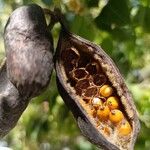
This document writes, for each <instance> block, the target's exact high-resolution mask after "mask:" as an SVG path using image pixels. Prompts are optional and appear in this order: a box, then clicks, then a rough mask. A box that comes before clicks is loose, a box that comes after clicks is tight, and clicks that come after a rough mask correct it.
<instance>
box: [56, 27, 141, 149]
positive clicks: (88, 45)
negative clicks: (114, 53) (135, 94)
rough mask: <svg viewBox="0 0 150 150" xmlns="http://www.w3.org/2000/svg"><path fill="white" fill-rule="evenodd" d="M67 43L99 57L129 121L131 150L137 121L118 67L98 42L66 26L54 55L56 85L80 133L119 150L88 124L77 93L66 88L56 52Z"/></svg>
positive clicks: (58, 55)
mask: <svg viewBox="0 0 150 150" xmlns="http://www.w3.org/2000/svg"><path fill="white" fill-rule="evenodd" d="M67 45H71V46H74V47H76V48H77V49H78V50H79V49H80V50H81V49H82V50H83V51H87V52H88V53H90V54H91V55H92V56H93V57H94V58H95V59H97V60H98V61H99V63H100V65H101V66H102V67H103V69H104V70H105V73H106V75H107V77H108V78H109V80H110V82H111V83H112V85H113V86H114V87H115V89H116V91H117V94H118V95H119V97H120V98H121V103H122V105H123V106H124V108H125V110H126V113H127V115H128V118H129V119H130V121H131V123H132V128H133V133H132V137H131V143H130V148H129V150H133V148H134V144H135V141H136V138H137V135H138V133H139V130H140V124H139V120H138V116H137V112H136V108H135V105H134V103H133V100H132V96H131V94H130V92H129V91H128V88H127V86H126V85H125V83H124V80H123V78H122V76H121V74H120V72H119V70H118V68H117V67H116V65H115V64H114V62H113V61H112V59H111V58H110V57H109V56H108V55H107V54H106V53H105V52H104V51H103V49H102V48H101V47H100V46H98V45H96V44H93V43H92V42H90V41H88V40H85V39H83V38H81V37H79V36H77V35H75V34H72V33H70V32H69V31H67V30H66V29H62V31H61V33H60V37H59V41H58V45H57V50H56V55H55V69H56V74H57V86H58V90H59V93H60V95H61V96H62V98H63V100H64V102H65V103H66V105H67V106H68V107H69V109H70V110H71V111H72V113H73V115H74V117H75V119H76V121H77V124H78V127H79V128H80V130H81V132H82V134H83V135H84V136H85V137H87V138H88V140H89V141H91V142H92V143H94V144H96V145H97V146H98V147H101V148H103V149H105V150H119V148H118V147H117V146H116V145H114V144H112V143H110V142H109V141H108V140H107V139H106V138H105V137H104V136H103V135H102V134H101V133H100V132H99V131H98V130H97V128H96V127H95V126H94V125H93V124H92V122H91V121H90V118H89V117H88V115H87V113H86V112H85V110H84V108H83V107H82V106H81V105H80V103H79V101H78V99H79V98H80V97H79V96H77V95H76V94H75V91H74V90H73V89H71V88H70V85H69V83H67V82H66V81H65V78H67V77H65V73H64V70H63V69H62V68H63V66H62V61H61V56H60V54H61V52H62V51H63V49H65V47H67ZM68 63H69V62H68Z"/></svg>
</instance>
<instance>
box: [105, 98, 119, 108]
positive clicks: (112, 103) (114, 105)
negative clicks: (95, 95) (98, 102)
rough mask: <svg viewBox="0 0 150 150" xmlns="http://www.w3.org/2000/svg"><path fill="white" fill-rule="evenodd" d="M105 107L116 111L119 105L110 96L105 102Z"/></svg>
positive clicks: (115, 99) (116, 100)
mask: <svg viewBox="0 0 150 150" xmlns="http://www.w3.org/2000/svg"><path fill="white" fill-rule="evenodd" d="M106 104H107V106H108V107H109V109H111V110H112V109H118V108H119V103H118V99H117V97H114V96H111V97H109V98H108V99H107V101H106Z"/></svg>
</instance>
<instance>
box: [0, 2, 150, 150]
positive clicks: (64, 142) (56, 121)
mask: <svg viewBox="0 0 150 150" xmlns="http://www.w3.org/2000/svg"><path fill="white" fill-rule="evenodd" d="M29 3H37V4H39V5H40V6H42V7H45V8H49V9H51V10H53V8H54V7H55V6H56V7H59V8H61V10H62V12H63V13H64V15H65V19H66V24H67V25H68V27H69V28H70V31H72V32H74V33H76V34H78V35H80V36H82V37H84V38H86V39H88V40H90V41H92V42H94V43H96V44H98V45H101V47H102V48H103V49H104V50H105V51H106V52H107V53H108V54H109V55H110V56H111V58H112V59H113V60H114V61H115V63H116V64H117V66H118V67H119V69H120V71H121V73H122V75H123V76H124V78H125V81H126V83H127V85H128V87H129V89H130V91H131V92H132V94H133V97H134V101H135V105H136V107H137V110H138V113H139V118H140V122H141V131H140V134H139V137H138V139H137V142H136V145H135V150H150V0H0V62H1V61H2V59H3V58H4V56H5V51H4V44H3V42H4V41H3V32H4V26H5V24H6V21H7V19H8V17H9V15H10V14H11V12H12V11H13V10H14V9H15V8H17V7H19V6H21V5H24V4H29ZM48 19H49V18H48ZM59 31H60V25H59V24H56V25H55V27H54V28H53V30H52V34H53V37H54V44H55V47H56V45H57V41H58V37H59ZM0 145H3V146H8V147H10V148H11V149H13V150H31V149H33V150H98V148H96V147H95V146H94V145H92V144H91V143H89V142H88V141H87V140H86V139H85V138H84V137H83V136H82V135H81V133H80V131H79V129H78V127H77V126H76V123H75V120H74V118H73V116H72V114H71V112H70V111H69V110H68V108H67V107H66V106H65V104H64V102H63V100H62V99H61V97H60V95H59V93H58V91H57V87H56V83H55V71H53V76H52V79H51V83H50V86H49V88H48V89H47V90H46V91H45V92H44V93H43V94H42V95H40V96H39V97H37V98H35V99H33V100H32V101H31V103H30V104H29V106H28V108H27V109H26V110H25V112H24V113H23V115H22V117H21V118H20V120H19V122H18V124H17V126H16V127H15V128H14V129H13V130H12V131H11V132H10V133H9V134H8V135H7V136H6V137H5V138H4V139H3V140H1V141H0Z"/></svg>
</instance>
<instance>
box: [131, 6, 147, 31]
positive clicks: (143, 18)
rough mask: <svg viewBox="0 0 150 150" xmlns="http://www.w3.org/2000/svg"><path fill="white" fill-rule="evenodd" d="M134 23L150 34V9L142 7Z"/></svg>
mask: <svg viewBox="0 0 150 150" xmlns="http://www.w3.org/2000/svg"><path fill="white" fill-rule="evenodd" d="M134 22H135V24H136V25H137V26H142V27H143V29H144V31H145V32H150V7H144V6H140V7H139V9H138V12H137V14H136V16H135V17H134Z"/></svg>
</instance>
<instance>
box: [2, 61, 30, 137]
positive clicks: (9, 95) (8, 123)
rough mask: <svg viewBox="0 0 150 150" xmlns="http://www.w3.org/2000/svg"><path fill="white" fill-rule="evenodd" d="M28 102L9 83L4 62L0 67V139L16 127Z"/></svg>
mask: <svg viewBox="0 0 150 150" xmlns="http://www.w3.org/2000/svg"><path fill="white" fill-rule="evenodd" d="M28 102H29V100H27V99H24V97H21V96H20V94H19V92H18V90H17V89H16V87H15V86H14V85H13V84H12V83H11V82H10V81H9V79H8V77H7V72H6V63H5V61H4V62H3V63H2V65H1V66H0V138H1V137H3V136H5V135H6V134H7V133H8V132H9V131H10V130H11V129H12V128H13V127H14V126H15V125H16V123H17V121H18V119H19V118H20V116H21V114H22V113H23V111H24V110H25V108H26V107H27V105H28Z"/></svg>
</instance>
